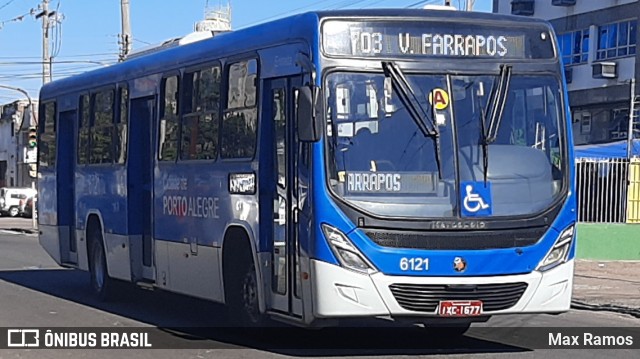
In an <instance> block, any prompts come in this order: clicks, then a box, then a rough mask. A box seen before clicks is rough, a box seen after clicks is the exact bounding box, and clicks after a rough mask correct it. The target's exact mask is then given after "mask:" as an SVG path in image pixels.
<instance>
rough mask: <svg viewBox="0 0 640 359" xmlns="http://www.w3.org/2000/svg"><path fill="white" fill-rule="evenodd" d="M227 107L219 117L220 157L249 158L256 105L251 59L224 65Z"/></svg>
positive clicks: (253, 145)
mask: <svg viewBox="0 0 640 359" xmlns="http://www.w3.org/2000/svg"><path fill="white" fill-rule="evenodd" d="M227 71H228V86H227V108H226V110H225V111H224V115H223V118H222V128H221V133H222V139H221V144H220V153H221V155H222V157H223V158H252V157H253V155H254V153H255V148H256V139H257V132H256V131H257V127H258V109H257V107H256V102H257V101H256V99H257V88H256V84H257V82H258V64H257V61H256V60H255V59H252V60H247V61H240V62H236V63H233V64H231V65H229V66H228V67H227Z"/></svg>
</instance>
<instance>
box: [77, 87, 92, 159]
mask: <svg viewBox="0 0 640 359" xmlns="http://www.w3.org/2000/svg"><path fill="white" fill-rule="evenodd" d="M89 105H90V99H89V95H82V96H80V121H78V164H79V165H84V164H87V163H88V162H89V156H88V155H89V115H90V112H89V111H90V110H91V109H90V106H89Z"/></svg>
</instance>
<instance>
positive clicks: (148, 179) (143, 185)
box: [127, 96, 156, 282]
mask: <svg viewBox="0 0 640 359" xmlns="http://www.w3.org/2000/svg"><path fill="white" fill-rule="evenodd" d="M155 108H156V98H155V96H148V97H142V98H135V99H132V100H131V111H130V120H129V122H130V125H129V126H130V127H129V141H128V143H129V151H128V158H129V159H128V162H127V180H128V188H129V196H128V202H129V203H128V204H127V205H128V209H129V211H128V213H129V235H130V238H131V239H130V240H131V245H130V251H131V252H130V257H131V263H132V266H131V271H132V273H131V275H132V279H133V281H134V282H141V281H142V282H144V281H154V280H155V274H154V269H153V268H154V266H153V242H152V236H153V233H152V223H153V218H152V215H153V214H152V206H151V204H152V194H153V178H152V173H153V171H152V168H153V160H152V159H153V157H152V156H151V154H152V153H154V151H153V133H152V126H151V124H152V123H153V119H154V117H155V116H154V114H155Z"/></svg>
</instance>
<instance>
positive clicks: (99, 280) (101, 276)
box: [89, 227, 115, 302]
mask: <svg viewBox="0 0 640 359" xmlns="http://www.w3.org/2000/svg"><path fill="white" fill-rule="evenodd" d="M89 243H90V246H89V272H90V283H91V291H92V292H93V294H94V295H95V296H96V297H97V298H98V299H99V300H100V301H102V302H107V301H110V300H112V299H113V298H114V294H115V293H114V287H115V281H114V280H113V279H112V278H111V277H109V271H108V270H107V260H106V256H105V251H104V245H103V244H102V232H101V230H100V228H99V227H94V228H93V229H92V231H91V234H90V241H89Z"/></svg>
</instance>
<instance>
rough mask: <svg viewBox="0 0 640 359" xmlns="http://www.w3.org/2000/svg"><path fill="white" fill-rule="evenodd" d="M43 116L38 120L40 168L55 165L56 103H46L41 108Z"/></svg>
mask: <svg viewBox="0 0 640 359" xmlns="http://www.w3.org/2000/svg"><path fill="white" fill-rule="evenodd" d="M41 113H43V114H44V116H43V118H41V120H40V126H41V128H40V141H39V144H38V152H39V153H38V158H39V161H38V162H39V164H40V167H50V166H51V167H53V166H55V165H56V103H55V102H48V103H45V104H44V105H43V106H42V107H41Z"/></svg>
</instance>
